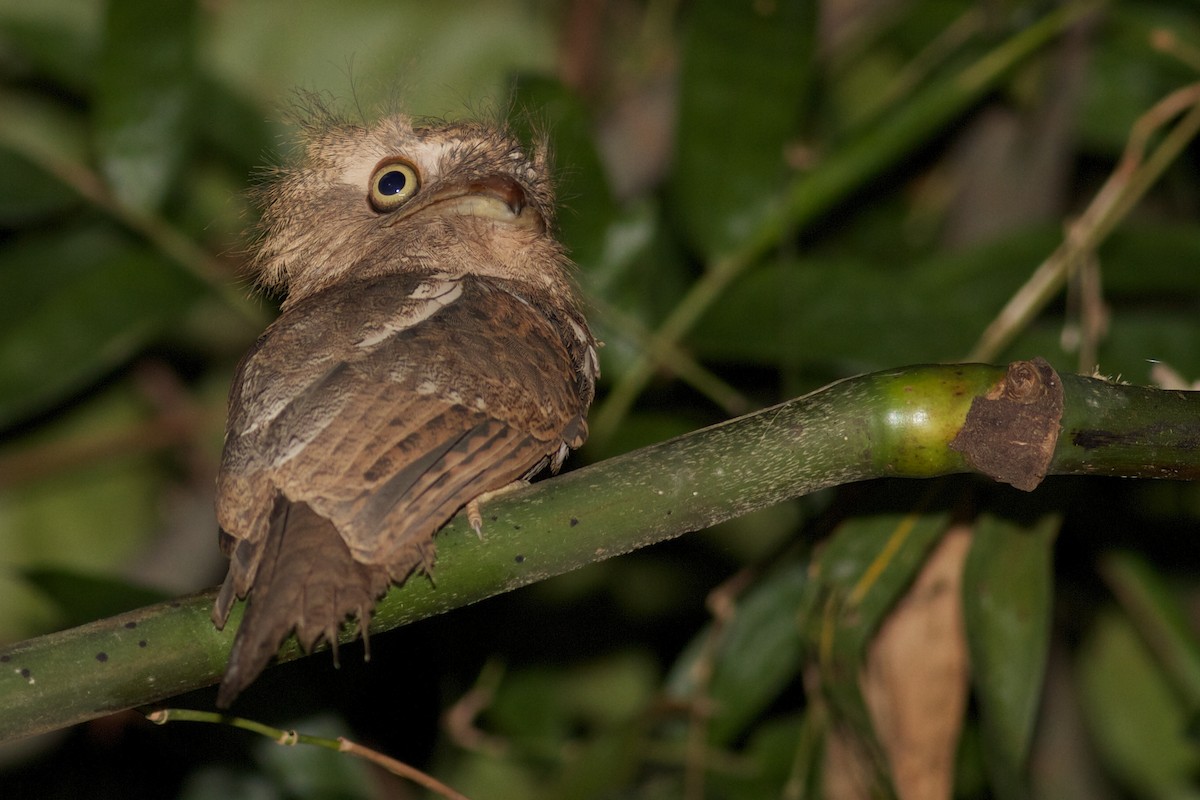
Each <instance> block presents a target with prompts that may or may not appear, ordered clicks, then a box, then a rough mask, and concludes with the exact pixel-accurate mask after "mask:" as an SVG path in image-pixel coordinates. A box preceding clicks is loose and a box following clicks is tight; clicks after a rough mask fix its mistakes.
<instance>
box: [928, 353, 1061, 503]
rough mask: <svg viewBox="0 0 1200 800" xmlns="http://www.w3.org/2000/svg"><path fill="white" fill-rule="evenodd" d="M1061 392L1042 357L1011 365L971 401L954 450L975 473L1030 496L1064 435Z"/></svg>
mask: <svg viewBox="0 0 1200 800" xmlns="http://www.w3.org/2000/svg"><path fill="white" fill-rule="evenodd" d="M1062 415H1063V387H1062V381H1061V380H1059V377H1058V373H1056V372H1055V371H1054V368H1053V367H1051V366H1050V364H1049V363H1048V362H1047V361H1046V360H1045V359H1043V358H1040V357H1039V358H1035V359H1034V360H1032V361H1014V362H1013V363H1012V364H1009V365H1008V374H1007V375H1005V377H1004V380H1003V381H1001V382H1000V383H999V384H997V385H996V386H995V387H994V388H993V389H992V390H991V391H989V392H988V393H987V394H986V395H984V396H982V397H977V398H975V400H974V402H972V403H971V409H970V411H968V412H967V421H966V422H965V423H964V424H963V426H962V429H961V430H960V431H959V432H958V435H957V436H955V437H954V440H953V441H952V442H950V447H951V449H953V450H957V451H958V452H960V453H962V454H963V458H964V459H966V461H967V463H968V464H970V465H971V467H972V468H974V469H975V470H977V471H979V472H981V473H983V474H984V475H987V476H988V477H990V478H993V479H995V480H997V481H1001V482H1003V483H1007V484H1010V485H1012V486H1015V487H1017V488H1018V489H1022V490H1024V491H1026V492H1031V491H1033V490H1034V489H1036V488H1037V486H1038V484H1040V483H1041V482H1042V479H1043V478H1045V477H1046V472H1047V471H1048V470H1049V468H1050V462H1051V459H1053V457H1054V446H1055V443H1056V442H1057V441H1058V434H1059V432H1060V431H1061V430H1062Z"/></svg>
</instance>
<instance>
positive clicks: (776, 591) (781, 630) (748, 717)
mask: <svg viewBox="0 0 1200 800" xmlns="http://www.w3.org/2000/svg"><path fill="white" fill-rule="evenodd" d="M808 569H809V566H808V563H807V562H797V563H792V564H789V565H787V566H785V567H784V568H782V569H780V570H778V571H776V572H773V573H772V574H770V575H768V576H767V577H765V578H764V579H763V580H761V581H760V582H759V583H758V584H756V585H755V586H754V588H753V589H752V590H751V591H750V592H749V593H747V594H746V596H745V597H744V598H741V599H740V600H739V601H738V602H737V605H736V610H735V611H734V613H733V615H732V617H731V619H730V620H729V621H728V623H727V627H725V628H724V629H723V630H721V631H720V632H719V634H717V635H719V636H720V642H719V645H718V646H717V649H716V652H715V653H709V652H708V648H709V647H710V644H709V643H710V641H711V637H712V636H713V635H714V633H713V627H712V626H711V625H709V626H707V627H706V628H704V629H703V630H702V631H701V632H700V633H699V635H697V637H696V638H695V639H694V640H693V641H692V643H691V644H690V645H689V646H688V648H687V650H686V651H685V652H684V654H683V656H681V657H680V659H679V661H678V662H677V663H676V665H675V667H674V669H673V670H672V675H671V677H670V678H669V679H668V681H667V684H668V686H669V687H670V691H671V693H672V694H673V695H675V696H678V697H685V698H686V697H690V696H692V695H693V694H694V693H695V692H696V691H697V690H699V691H701V692H703V695H704V698H705V700H706V701H710V702H711V704H712V709H713V713H712V716H711V718H710V720H709V738H710V740H711V741H712V742H713V743H715V744H718V745H720V744H728V743H729V742H730V741H731V740H733V738H734V737H736V736H737V735H738V734H739V733H741V732H742V731H743V729H744V728H745V727H746V725H747V724H748V723H750V722H751V721H752V720H753V719H754V717H756V716H757V715H758V714H759V713H761V712H762V710H763V709H764V708H766V707H767V706H768V705H769V704H770V703H771V701H772V700H774V699H775V698H776V697H777V696H778V695H779V693H780V692H781V691H782V690H783V689H784V687H786V686H787V684H788V683H790V682H791V681H793V680H796V678H797V676H798V675H799V673H800V664H801V656H802V655H803V650H804V648H803V642H802V640H801V638H800V629H799V627H798V625H797V622H796V610H797V608H799V606H800V602H801V599H802V598H803V596H804V593H805V591H806V588H807V586H808ZM701 658H711V659H712V664H711V668H712V679H711V682H710V683H709V685H708V686H707V687H696V686H695V685H694V675H695V667H696V662H697V660H698V659H701Z"/></svg>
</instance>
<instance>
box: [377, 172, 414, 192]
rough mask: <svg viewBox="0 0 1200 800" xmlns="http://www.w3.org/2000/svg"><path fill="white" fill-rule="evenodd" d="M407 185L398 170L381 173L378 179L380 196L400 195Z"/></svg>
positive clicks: (406, 181) (405, 179)
mask: <svg viewBox="0 0 1200 800" xmlns="http://www.w3.org/2000/svg"><path fill="white" fill-rule="evenodd" d="M407 185H408V178H407V177H405V175H404V173H403V172H401V171H400V170H398V169H394V170H392V171H391V172H385V173H383V176H382V177H381V178H380V179H379V193H380V194H400V193H401V192H403V191H404V187H405V186H407Z"/></svg>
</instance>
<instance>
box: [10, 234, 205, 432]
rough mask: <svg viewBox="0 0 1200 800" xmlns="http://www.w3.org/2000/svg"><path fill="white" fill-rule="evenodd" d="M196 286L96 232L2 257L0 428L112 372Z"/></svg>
mask: <svg viewBox="0 0 1200 800" xmlns="http://www.w3.org/2000/svg"><path fill="white" fill-rule="evenodd" d="M201 291H202V288H201V287H200V285H199V283H198V282H196V281H195V280H194V279H192V278H190V277H188V276H187V275H185V274H184V273H182V272H180V271H179V270H178V269H176V268H175V267H174V265H172V264H170V263H169V262H165V261H163V260H162V259H161V258H160V257H159V256H157V255H156V254H154V253H153V252H151V251H148V250H146V249H144V248H142V247H139V246H136V245H134V244H131V243H130V242H129V241H128V240H126V239H125V238H124V237H121V236H119V235H116V234H114V233H113V232H112V231H109V230H107V229H105V228H101V227H87V228H79V229H75V230H70V231H67V232H55V233H53V234H43V235H39V236H30V237H28V238H25V239H22V240H19V241H17V242H13V243H11V244H10V245H9V246H8V247H7V248H5V249H4V250H3V251H0V428H2V427H4V426H7V425H11V424H12V423H13V422H15V421H16V420H18V419H19V418H21V417H22V416H23V415H26V414H29V413H31V412H33V411H35V410H37V409H40V408H44V407H45V406H46V405H47V404H49V403H53V402H55V401H57V400H60V399H62V398H63V397H64V396H65V395H67V394H68V393H70V392H72V391H75V390H77V389H79V388H80V387H81V386H82V385H83V384H84V383H86V382H87V381H89V380H92V379H94V378H96V377H97V376H99V375H101V374H103V373H104V372H105V371H106V370H109V369H112V368H113V367H114V366H116V365H118V364H120V363H121V362H122V361H124V360H125V359H126V358H128V357H129V356H130V354H132V353H133V352H134V351H136V350H137V348H139V347H141V346H143V345H144V344H145V342H146V341H147V340H148V339H149V338H150V337H151V336H153V335H154V334H156V333H157V332H158V331H160V330H161V329H162V328H163V327H164V326H165V325H167V324H168V323H170V322H173V321H176V320H177V318H178V316H179V315H180V314H181V313H182V312H183V311H184V310H185V309H186V308H187V307H188V305H189V304H190V303H191V302H192V300H193V299H195V298H196V297H197V296H199V294H200V292H201Z"/></svg>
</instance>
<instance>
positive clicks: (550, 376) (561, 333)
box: [212, 107, 600, 708]
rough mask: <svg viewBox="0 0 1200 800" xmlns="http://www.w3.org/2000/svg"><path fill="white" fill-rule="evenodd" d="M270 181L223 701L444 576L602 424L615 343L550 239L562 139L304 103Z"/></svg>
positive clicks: (225, 503) (234, 499)
mask: <svg viewBox="0 0 1200 800" xmlns="http://www.w3.org/2000/svg"><path fill="white" fill-rule="evenodd" d="M299 127H300V135H299V143H298V147H297V148H296V150H295V152H294V153H293V155H292V157H291V158H289V159H285V160H284V163H283V164H282V165H281V166H278V167H275V168H274V169H273V170H272V171H271V172H270V173H269V175H268V176H267V179H266V180H265V181H264V182H263V185H262V186H261V187H259V188H258V189H257V190H256V191H255V195H256V200H257V202H258V204H259V206H260V207H261V219H260V222H259V223H258V228H259V230H258V236H257V241H256V244H255V246H254V251H253V254H252V256H251V257H250V259H249V263H250V268H251V270H252V271H253V273H254V274H255V276H256V278H257V282H258V284H259V285H260V286H261V288H262V289H263V290H265V291H268V292H278V293H280V294H281V295H282V296H283V298H284V299H283V301H282V303H281V306H280V314H279V316H278V317H277V318H276V319H275V321H274V322H273V323H271V325H270V326H269V327H268V328H267V329H266V331H265V332H264V333H263V334H262V335H261V336H260V337H259V339H258V340H257V342H256V343H255V344H254V345H253V346H252V347H251V348H250V350H249V351H248V352H247V353H246V354H245V355H244V356H243V358H242V360H241V362H240V363H239V364H238V367H237V369H236V372H235V375H234V379H233V383H232V386H231V389H230V393H229V403H228V420H227V424H226V432H225V440H224V447H223V452H222V455H221V462H220V467H219V470H218V475H217V498H216V508H217V521H218V523H219V526H220V534H219V539H220V546H221V549H222V551H223V552H224V553H225V555H226V556H227V557H228V558H229V561H230V563H229V571H228V573H227V576H226V578H225V580H224V582H223V584H222V585H221V588H220V590H219V592H218V595H217V599H216V602H215V604H214V607H213V613H212V618H213V622H214V624H215V625H216V626H217V627H218V628H220V629H223V628H224V626H225V624H226V622H227V621H228V619H229V615H230V612H231V610H232V608H233V606H234V604H235V601H236V600H240V599H245V600H246V608H245V613H244V615H243V619H242V623H241V625H240V627H239V629H238V631H237V633H236V635H235V637H234V643H233V645H232V648H231V651H230V656H229V660H228V663H227V666H226V668H225V671H224V675H223V677H222V679H221V684H220V687H219V689H218V693H217V699H216V702H217V706H218V707H220V708H228V707H229V706H230V705H231V704H232V703H233V701H234V700H235V698H236V697H237V696H238V695H239V694H240V693H241V692H242V691H244V690H245V689H246V688H247V687H248V686H249V685H250V684H251V683H252V682H253V681H254V680H255V679H256V678H257V677H258V675H259V674H260V673H261V672H262V670H263V669H265V668H266V666H267V664H268V663H269V662H270V660H271V658H272V657H273V656H274V655H275V653H276V652H277V651H278V649H279V647H280V646H281V644H282V643H283V642H284V641H285V640H286V639H287V637H288V636H290V635H291V634H292V633H293V632H294V633H295V635H296V638H297V640H298V642H299V644H300V645H301V647H303V649H304V650H305V651H307V652H311V651H312V650H313V649H314V648H315V647H316V646H317V645H318V644H320V643H321V642H322V641H324V642H327V643H328V644H329V645H330V646H331V647H333V648H334V652H335V659H336V645H337V637H338V632H339V630H340V629H341V627H342V626H343V625H344V624H346V623H347V621H348V620H357V622H358V625H359V628H360V630H361V631H363V633H364V636H365V631H366V629H367V624H368V622H369V619H370V614H371V612H372V610H373V609H374V607H375V604H376V603H377V601H378V599H379V598H380V597H381V596H382V595H384V594H386V592H387V591H388V589H389V588H390V587H391V585H393V584H399V583H403V582H404V581H405V580H407V579H408V578H409V577H410V576H411V575H412V574H413V573H416V572H424V573H427V574H428V573H430V571H431V570H432V568H433V565H434V558H435V552H436V551H435V545H434V535H435V534H436V533H437V531H438V530H439V529H440V528H441V527H442V526H443V525H444V524H445V523H446V522H447V521H448V520H449V519H450V518H451V517H453V516H454V515H455V514H456V513H458V512H459V511H460V510H461V509H463V508H464V507H467V509H468V518H469V520H470V522H471V526H472V527H474V528H475V529H476V533H479V529H480V525H481V522H482V520H481V518H480V516H479V512H478V506H477V502H476V501H477V500H478V499H479V498H480V497H481V496H482V495H485V494H488V493H491V492H495V491H498V490H501V489H503V488H504V487H506V486H509V485H511V484H513V483H514V482H517V481H521V480H528V479H529V478H531V477H532V476H533V475H534V474H536V473H538V472H539V471H541V470H543V469H545V468H546V467H549V468H550V469H551V470H552V471H554V472H557V471H558V469H559V467H561V465H562V463H563V460H564V459H565V458H566V456H567V454H568V453H569V452H570V451H571V450H573V449H576V448H578V447H579V446H580V445H582V444H583V442H584V440H585V439H586V438H587V433H588V427H587V412H588V409H589V407H590V405H591V402H592V399H593V397H594V394H595V384H596V380H597V378H598V376H599V371H600V370H599V363H598V359H597V347H598V342H597V341H596V339H595V337H594V336H593V335H592V333H591V331H590V329H589V327H588V324H587V321H586V319H585V317H584V314H583V311H582V305H581V301H580V299H579V292H578V289H577V286H576V280H575V271H576V268H575V265H574V264H573V263H572V261H571V260H570V258H569V256H568V254H567V252H566V249H565V248H564V246H563V245H562V243H560V242H559V241H558V239H557V238H556V234H555V210H556V207H555V195H554V187H553V184H552V178H551V174H550V166H549V155H548V147H547V145H546V143H545V141H544V140H543V141H535V142H534V143H533V144H531V145H528V146H527V145H526V144H525V143H524V142H523V141H522V140H521V139H520V138H519V137H517V136H516V135H515V134H513V133H512V132H511V130H510V129H509V128H508V127H507V126H506V125H504V124H502V123H489V122H481V121H476V120H466V121H446V120H430V119H424V118H417V117H410V116H407V115H405V114H399V113H393V114H389V115H385V116H383V117H381V118H380V119H378V120H376V121H374V122H366V121H351V120H349V119H347V118H345V117H343V116H340V115H339V114H337V113H335V112H333V111H330V110H328V109H326V108H323V107H322V108H314V109H310V110H309V111H308V112H307V115H306V116H305V118H304V120H303V121H302V123H301V124H300V126H299Z"/></svg>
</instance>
